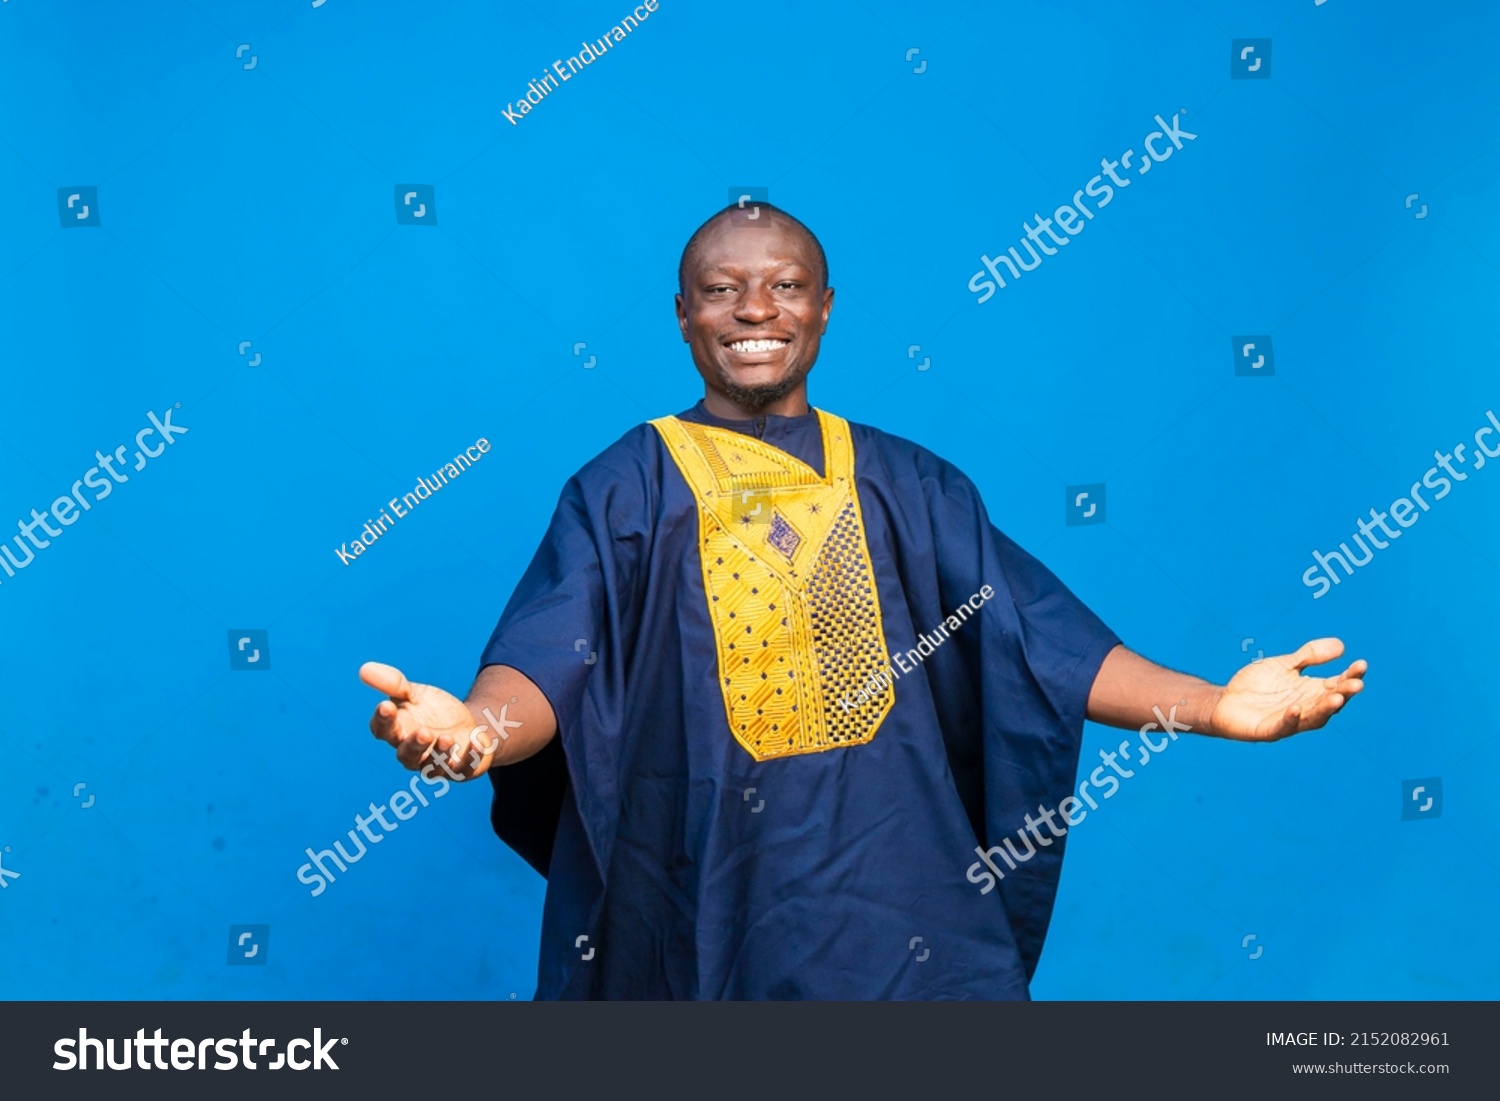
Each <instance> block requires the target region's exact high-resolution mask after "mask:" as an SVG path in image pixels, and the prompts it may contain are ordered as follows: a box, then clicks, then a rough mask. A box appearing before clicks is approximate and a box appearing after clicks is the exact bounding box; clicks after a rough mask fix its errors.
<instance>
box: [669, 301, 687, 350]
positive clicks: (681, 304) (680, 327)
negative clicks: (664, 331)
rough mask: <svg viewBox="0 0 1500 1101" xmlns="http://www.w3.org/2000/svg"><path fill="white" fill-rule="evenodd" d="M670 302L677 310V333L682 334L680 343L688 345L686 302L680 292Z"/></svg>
mask: <svg viewBox="0 0 1500 1101" xmlns="http://www.w3.org/2000/svg"><path fill="white" fill-rule="evenodd" d="M672 301H673V304H674V305H675V306H676V308H677V331H678V332H679V333H681V334H682V342H683V343H684V344H686V343H688V324H687V302H686V301H685V300H684V299H683V297H682V294H681V292H678V293H677V294H676V295H675V296H674V297H673V299H672Z"/></svg>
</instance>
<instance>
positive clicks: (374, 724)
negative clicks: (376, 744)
mask: <svg viewBox="0 0 1500 1101" xmlns="http://www.w3.org/2000/svg"><path fill="white" fill-rule="evenodd" d="M397 714H398V710H397V708H396V705H395V704H393V703H392V702H391V701H390V700H381V701H380V703H379V705H378V706H377V707H376V708H375V713H374V714H373V715H371V716H370V733H371V734H373V735H375V737H377V738H379V739H380V740H381V741H383V742H390V743H391V745H395V744H396V743H397V742H398V741H400V738H401V734H400V730H399V728H398V726H397V722H396V716H397Z"/></svg>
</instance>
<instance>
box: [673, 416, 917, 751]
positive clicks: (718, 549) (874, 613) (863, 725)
mask: <svg viewBox="0 0 1500 1101" xmlns="http://www.w3.org/2000/svg"><path fill="white" fill-rule="evenodd" d="M817 415H818V419H819V422H820V424H821V426H822V431H823V456H824V465H825V468H826V476H825V477H822V478H820V477H818V475H817V473H816V472H815V471H814V470H813V469H812V468H811V467H809V466H808V465H807V464H806V463H803V462H802V461H800V460H799V459H797V458H795V457H793V456H791V455H788V454H787V453H786V452H784V451H782V450H780V449H779V448H776V447H772V446H771V445H769V444H766V443H762V442H761V441H759V440H756V439H754V438H752V437H749V436H744V435H741V434H740V433H738V432H732V431H729V430H728V429H723V428H714V427H710V426H706V425H700V424H693V423H690V422H688V421H682V420H678V419H677V418H676V417H663V418H661V419H660V420H656V421H652V422H651V423H652V424H653V425H654V426H655V427H656V429H657V431H658V432H659V433H660V434H661V437H662V439H663V441H664V442H665V443H666V446H667V451H668V453H669V454H670V455H671V456H672V458H673V460H674V461H675V462H676V464H677V468H678V469H679V470H680V471H681V472H682V475H683V477H684V478H685V479H686V480H687V483H688V485H689V487H691V489H692V490H693V493H694V495H695V496H696V497H697V499H698V514H699V538H698V552H699V556H700V558H701V560H702V567H703V589H704V592H705V593H706V594H707V598H708V614H709V620H710V622H711V623H712V624H713V628H714V635H715V641H716V643H717V648H718V659H719V660H718V675H719V687H720V689H721V690H722V691H723V695H724V707H725V712H726V714H727V717H728V720H729V729H730V732H731V733H732V734H733V735H734V738H735V740H736V741H738V742H739V743H740V745H741V746H743V747H744V749H745V751H746V752H748V753H749V754H750V755H751V756H752V757H754V758H755V759H756V760H758V761H765V760H770V759H772V758H775V757H786V756H791V755H793V754H798V753H819V752H822V751H823V750H828V749H838V748H841V747H845V746H851V745H860V744H862V743H864V742H868V741H869V740H870V739H871V738H873V737H874V736H875V732H876V730H877V729H878V728H879V726H880V723H881V721H882V720H883V719H884V718H885V716H886V714H887V713H889V711H890V709H891V705H892V703H893V701H894V699H895V688H894V685H890V686H888V687H886V689H885V690H884V691H883V692H882V693H880V694H879V696H878V697H876V698H873V699H869V700H868V702H866V703H863V704H861V705H859V706H849V704H848V702H847V701H849V700H850V699H852V698H853V697H854V695H855V693H857V692H858V691H859V689H860V688H861V687H863V686H865V685H867V684H868V683H869V682H870V680H871V679H872V678H873V677H875V676H876V675H877V674H881V673H883V672H885V671H886V670H887V669H888V668H889V665H890V659H889V654H888V653H887V651H886V645H885V632H884V630H883V627H882V623H881V618H880V598H879V594H878V593H877V591H876V584H875V569H874V565H873V563H872V562H871V561H870V551H869V547H868V546H867V543H866V539H865V528H864V521H863V519H862V516H861V513H860V507H859V496H858V493H857V492H856V489H855V483H854V445H853V441H852V439H851V437H850V434H849V425H848V423H847V422H846V421H844V420H842V419H841V418H839V417H835V416H833V415H831V414H829V413H824V412H822V411H821V410H819V411H818V414H817Z"/></svg>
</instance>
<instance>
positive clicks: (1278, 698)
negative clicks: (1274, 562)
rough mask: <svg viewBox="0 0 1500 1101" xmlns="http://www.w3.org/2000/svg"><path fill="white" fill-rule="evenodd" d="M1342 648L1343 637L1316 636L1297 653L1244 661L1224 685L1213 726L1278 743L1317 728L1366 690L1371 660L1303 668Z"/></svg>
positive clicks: (1220, 732) (1217, 730)
mask: <svg viewBox="0 0 1500 1101" xmlns="http://www.w3.org/2000/svg"><path fill="white" fill-rule="evenodd" d="M1343 652H1344V644H1343V642H1341V641H1340V640H1338V639H1336V638H1317V639H1313V640H1312V641H1311V642H1308V643H1305V644H1303V646H1302V647H1301V648H1300V649H1298V650H1297V652H1296V653H1293V654H1283V655H1281V656H1279V657H1268V658H1262V659H1261V660H1259V661H1255V662H1252V663H1251V664H1249V665H1247V666H1245V667H1244V668H1243V669H1241V670H1240V671H1239V672H1238V673H1236V674H1235V675H1234V677H1233V678H1232V679H1231V680H1230V682H1229V683H1228V684H1227V685H1226V686H1225V687H1224V691H1223V693H1222V694H1221V695H1220V697H1219V702H1218V704H1217V706H1215V708H1214V712H1213V716H1212V718H1211V719H1210V720H1209V726H1210V729H1211V730H1212V731H1213V733H1214V734H1216V735H1218V736H1219V737H1223V738H1234V739H1237V740H1239V741H1246V742H1274V741H1277V740H1279V739H1281V738H1286V737H1290V736H1291V735H1293V734H1300V733H1302V731H1304V730H1316V729H1318V728H1319V727H1320V726H1322V725H1323V724H1324V723H1326V722H1327V721H1328V720H1329V719H1330V718H1332V717H1333V715H1334V713H1335V712H1337V711H1338V710H1339V709H1340V708H1342V707H1343V706H1344V703H1345V702H1346V701H1347V700H1348V699H1349V697H1351V696H1354V695H1356V694H1358V693H1359V692H1360V691H1361V690H1363V689H1364V686H1365V682H1364V679H1363V678H1364V675H1365V670H1366V669H1368V668H1369V663H1368V662H1366V661H1364V660H1363V659H1361V660H1359V661H1356V662H1354V663H1353V664H1352V665H1350V666H1349V668H1347V669H1345V670H1344V671H1343V672H1342V673H1340V674H1338V675H1336V676H1331V677H1310V676H1304V675H1303V674H1302V670H1303V669H1305V668H1307V667H1308V666H1310V665H1322V664H1323V663H1324V662H1329V661H1333V660H1334V659H1335V658H1338V657H1339V656H1340V655H1342V654H1343Z"/></svg>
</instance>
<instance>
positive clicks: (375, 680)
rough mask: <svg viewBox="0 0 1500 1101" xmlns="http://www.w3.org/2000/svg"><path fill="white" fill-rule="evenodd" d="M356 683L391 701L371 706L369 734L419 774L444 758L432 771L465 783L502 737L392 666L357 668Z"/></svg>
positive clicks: (483, 764) (465, 709)
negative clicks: (393, 749)
mask: <svg viewBox="0 0 1500 1101" xmlns="http://www.w3.org/2000/svg"><path fill="white" fill-rule="evenodd" d="M359 679H360V680H362V681H364V682H365V683H366V684H368V685H369V686H370V687H371V688H373V689H375V690H376V691H377V692H384V693H385V694H386V695H387V696H389V697H390V698H389V699H386V700H382V701H381V702H380V704H379V705H378V706H377V707H376V708H375V714H374V715H372V716H371V717H370V733H372V734H374V735H375V737H377V738H379V739H381V740H382V741H385V742H389V743H390V744H391V745H392V746H394V747H395V749H396V759H397V760H398V761H400V762H401V763H402V764H403V765H404V766H406V767H407V768H409V769H412V770H413V771H417V770H421V769H422V768H424V766H426V765H427V763H428V762H429V761H432V760H433V759H434V756H435V755H439V754H440V755H443V757H444V758H445V759H444V760H443V761H439V762H437V763H436V767H438V768H440V769H441V770H442V771H443V772H446V773H447V774H448V775H449V776H450V777H454V778H459V779H464V780H468V779H472V778H473V777H474V776H477V775H478V774H479V773H481V772H483V771H484V770H485V769H486V768H488V767H489V764H490V759H491V757H492V756H493V754H494V751H495V750H496V749H498V748H499V746H500V741H501V739H500V738H499V737H498V736H497V734H496V733H495V732H494V731H492V730H489V729H488V728H487V727H486V726H485V725H484V724H482V723H476V722H475V720H474V715H473V713H472V712H470V710H469V707H468V705H467V704H465V703H464V702H463V701H462V700H460V699H458V697H456V696H453V695H450V694H449V693H447V692H444V691H443V690H442V689H441V688H435V687H433V686H432V685H430V684H414V683H412V682H411V681H409V680H407V679H406V676H405V674H403V673H402V672H401V670H399V669H397V668H396V667H395V666H391V665H382V664H381V663H380V662H378V661H367V662H365V664H364V665H362V666H360V668H359ZM454 747H458V748H457V749H456V750H455V748H454Z"/></svg>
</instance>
